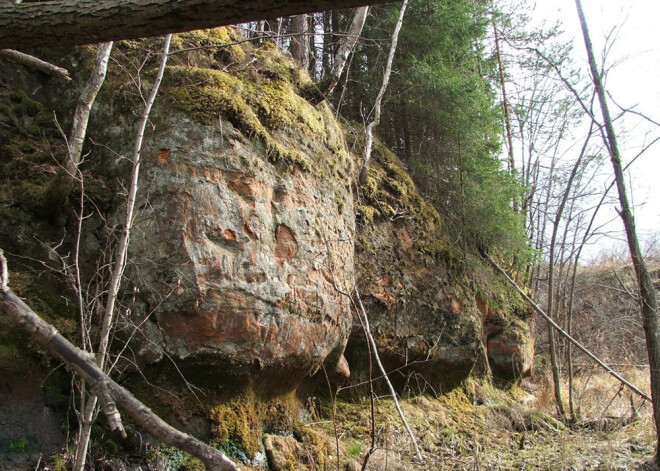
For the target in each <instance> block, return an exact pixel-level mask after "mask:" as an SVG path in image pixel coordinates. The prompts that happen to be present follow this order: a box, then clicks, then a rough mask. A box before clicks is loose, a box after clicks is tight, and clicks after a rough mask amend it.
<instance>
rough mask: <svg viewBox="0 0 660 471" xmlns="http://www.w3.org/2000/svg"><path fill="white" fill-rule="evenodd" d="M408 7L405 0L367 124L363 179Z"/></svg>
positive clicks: (360, 178)
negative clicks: (371, 116) (369, 120)
mask: <svg viewBox="0 0 660 471" xmlns="http://www.w3.org/2000/svg"><path fill="white" fill-rule="evenodd" d="M407 7H408V0H403V4H402V5H401V10H400V11H399V19H398V20H397V22H396V26H395V27H394V32H393V33H392V43H391V44H390V52H389V54H388V55H387V64H386V65H385V73H384V74H383V83H382V84H381V86H380V90H379V91H378V96H377V97H376V103H374V108H373V113H374V114H373V118H372V120H371V122H370V123H369V124H368V125H367V128H366V130H365V133H366V135H367V136H366V143H365V146H364V161H363V162H362V167H361V168H360V174H359V180H360V181H362V180H363V179H364V177H365V176H366V175H367V169H368V168H369V161H370V160H371V150H372V148H373V144H374V129H376V126H378V123H380V107H381V104H382V102H383V97H384V96H385V91H386V90H387V86H388V85H389V83H390V74H391V73H392V63H393V62H394V54H395V53H396V46H397V43H398V42H399V31H401V25H402V24H403V16H404V15H405V14H406V8H407Z"/></svg>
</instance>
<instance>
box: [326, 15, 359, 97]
mask: <svg viewBox="0 0 660 471" xmlns="http://www.w3.org/2000/svg"><path fill="white" fill-rule="evenodd" d="M368 13H369V7H362V8H358V9H357V10H356V11H355V16H353V21H351V27H350V28H349V29H348V33H347V35H346V37H345V38H344V39H342V40H341V42H340V44H339V50H338V51H337V54H336V55H335V59H334V61H333V63H332V69H331V70H330V74H329V75H328V76H327V77H326V78H325V79H324V80H323V83H322V84H321V85H320V86H319V89H320V91H321V94H322V95H323V96H328V95H330V94H331V93H332V92H333V90H334V89H335V87H336V86H337V84H338V83H339V79H340V78H341V74H342V72H343V71H344V67H345V66H346V61H347V60H348V56H349V55H350V54H351V52H352V51H353V49H355V45H356V44H357V41H358V39H359V38H360V34H362V28H364V22H365V21H366V20H367V14H368ZM333 27H336V25H333Z"/></svg>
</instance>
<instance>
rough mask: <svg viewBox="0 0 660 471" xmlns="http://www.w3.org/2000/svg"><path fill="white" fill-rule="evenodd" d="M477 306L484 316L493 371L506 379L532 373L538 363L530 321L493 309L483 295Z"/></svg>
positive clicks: (487, 349) (485, 332) (489, 359)
mask: <svg viewBox="0 0 660 471" xmlns="http://www.w3.org/2000/svg"><path fill="white" fill-rule="evenodd" d="M477 308H478V309H479V312H481V315H482V318H483V324H484V337H485V343H486V351H487V353H488V362H489V364H490V366H491V369H492V370H493V373H494V374H495V375H496V376H500V377H503V378H504V379H514V378H520V377H522V376H527V375H528V374H530V373H531V371H532V367H533V365H534V335H532V332H533V328H532V327H530V323H529V322H528V323H524V322H521V321H520V320H519V319H515V318H514V316H512V315H507V314H505V313H503V312H501V311H498V310H496V309H491V308H490V306H488V304H487V303H486V302H484V301H483V300H481V299H479V298H477ZM531 325H532V326H533V324H531Z"/></svg>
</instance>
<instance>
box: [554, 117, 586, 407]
mask: <svg viewBox="0 0 660 471" xmlns="http://www.w3.org/2000/svg"><path fill="white" fill-rule="evenodd" d="M590 138H591V129H589V134H588V135H587V138H586V139H585V141H584V144H583V145H582V150H581V152H580V155H579V156H578V158H577V160H576V161H575V165H573V169H572V170H571V174H570V176H569V177H568V181H567V182H566V188H565V189H564V194H563V195H562V198H561V202H560V203H559V207H558V208H557V212H556V214H555V219H554V221H553V224H552V235H551V236H550V247H549V255H550V261H549V264H550V266H549V268H548V295H547V296H548V311H547V313H548V315H549V316H550V317H551V318H553V319H554V317H555V307H554V300H555V284H554V280H555V243H556V241H557V231H558V230H559V223H560V222H561V220H562V217H563V214H564V207H565V206H566V202H567V201H568V197H569V195H570V192H571V188H572V187H573V180H575V177H576V175H577V172H578V170H579V168H580V165H581V163H582V158H583V157H584V154H585V152H586V151H587V146H588V145H589V139H590ZM548 341H549V343H550V362H551V364H552V380H553V383H554V390H555V401H556V402H557V411H558V412H559V415H560V416H561V418H562V419H564V418H565V417H566V411H565V409H564V403H563V401H562V395H561V377H560V374H559V362H558V359H557V348H556V342H555V330H554V329H553V328H552V326H551V325H550V324H548Z"/></svg>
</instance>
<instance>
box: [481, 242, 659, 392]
mask: <svg viewBox="0 0 660 471" xmlns="http://www.w3.org/2000/svg"><path fill="white" fill-rule="evenodd" d="M483 256H484V258H485V259H486V260H488V261H489V262H490V263H491V265H492V266H493V268H495V269H496V270H497V271H498V272H499V273H500V274H501V275H503V276H504V278H506V280H507V281H508V282H509V283H510V284H511V286H513V287H514V288H515V290H516V291H517V292H518V294H520V296H522V297H523V299H524V300H525V301H527V302H528V303H529V304H530V305H531V306H532V307H533V308H534V310H535V311H536V312H538V313H539V314H540V315H541V317H543V318H544V319H545V320H546V321H547V322H548V323H549V324H550V325H551V326H552V327H554V328H555V329H556V330H557V332H559V333H560V334H561V335H563V336H564V337H566V339H567V340H568V341H569V342H571V343H572V344H573V345H575V346H576V347H577V348H579V349H580V350H581V351H582V352H583V353H584V354H585V355H587V356H588V357H589V358H591V359H592V360H593V361H595V362H596V363H598V365H600V366H601V367H602V368H603V369H604V370H605V371H607V372H608V373H609V374H611V375H612V376H614V377H615V378H616V379H618V380H619V381H620V382H621V383H623V384H625V385H626V386H628V387H629V388H630V389H631V390H632V391H634V392H635V393H636V394H638V395H639V396H641V397H642V398H644V399H646V400H647V401H649V402H651V398H650V397H649V395H648V394H646V393H645V392H643V391H642V390H641V389H639V388H638V387H637V386H635V385H634V384H632V383H630V382H628V381H627V380H626V379H624V378H623V377H622V376H621V375H620V374H619V373H617V372H616V371H614V370H613V369H612V368H610V367H609V366H607V365H606V364H605V363H604V362H603V361H602V360H601V359H600V358H598V357H597V356H596V355H594V354H593V353H591V352H590V351H589V350H587V348H586V347H584V346H583V345H582V344H581V343H580V342H578V341H577V340H575V339H574V338H573V337H571V336H570V335H568V333H566V331H564V329H562V328H561V327H559V325H557V323H556V322H555V321H553V320H552V319H551V318H550V316H549V315H547V314H546V313H545V311H543V309H541V308H540V307H539V305H538V304H536V303H535V302H534V300H532V298H530V297H529V296H528V295H527V293H525V292H524V291H523V290H522V288H521V287H520V286H518V284H517V283H516V282H515V281H513V280H512V279H511V277H510V276H509V275H508V274H507V273H506V272H505V271H504V270H503V269H502V268H501V267H500V266H499V265H498V264H497V263H496V262H495V261H494V260H493V259H492V258H490V256H489V255H487V254H483Z"/></svg>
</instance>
